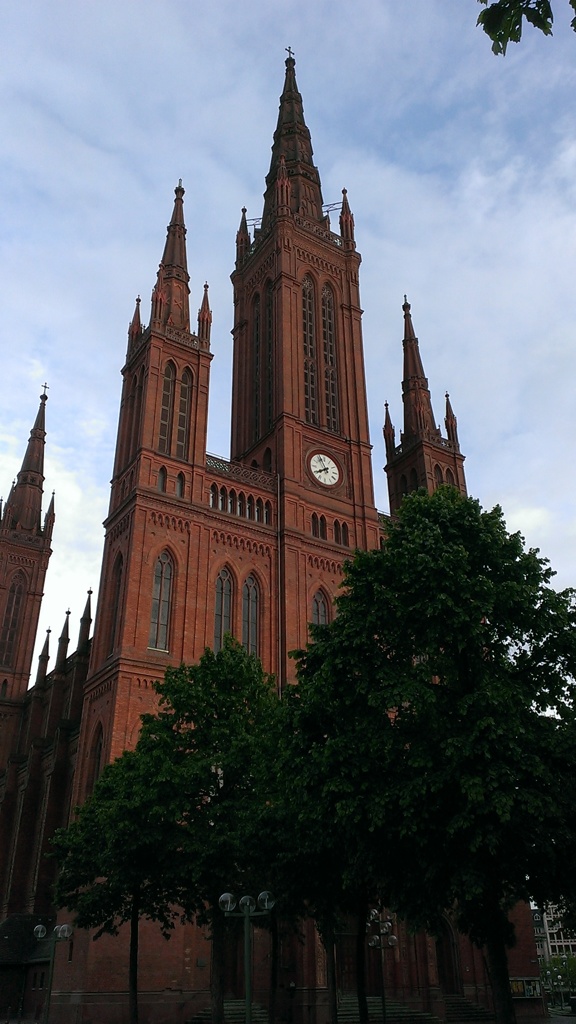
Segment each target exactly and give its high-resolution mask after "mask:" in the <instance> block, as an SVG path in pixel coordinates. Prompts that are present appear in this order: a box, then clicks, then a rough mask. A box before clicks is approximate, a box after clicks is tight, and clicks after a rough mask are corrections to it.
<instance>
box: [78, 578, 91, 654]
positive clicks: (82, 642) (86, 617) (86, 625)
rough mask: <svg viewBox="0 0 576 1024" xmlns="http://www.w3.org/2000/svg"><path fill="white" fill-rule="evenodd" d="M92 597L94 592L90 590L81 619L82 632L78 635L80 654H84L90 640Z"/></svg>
mask: <svg viewBox="0 0 576 1024" xmlns="http://www.w3.org/2000/svg"><path fill="white" fill-rule="evenodd" d="M91 597H92V591H91V590H89V591H88V597H87V598H86V604H85V606H84V611H83V613H82V618H81V619H80V632H79V633H78V651H80V652H83V651H84V650H85V649H86V647H87V646H88V641H89V639H90V626H91V624H92V607H91Z"/></svg>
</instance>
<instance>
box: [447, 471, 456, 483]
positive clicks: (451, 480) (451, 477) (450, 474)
mask: <svg viewBox="0 0 576 1024" xmlns="http://www.w3.org/2000/svg"><path fill="white" fill-rule="evenodd" d="M446 483H447V484H448V486H449V487H455V486H456V484H455V482H454V474H453V472H452V470H451V469H447V470H446Z"/></svg>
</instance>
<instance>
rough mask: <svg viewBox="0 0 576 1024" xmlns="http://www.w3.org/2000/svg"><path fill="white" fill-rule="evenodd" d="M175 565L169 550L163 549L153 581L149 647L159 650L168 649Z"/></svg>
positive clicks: (155, 567)
mask: <svg viewBox="0 0 576 1024" xmlns="http://www.w3.org/2000/svg"><path fill="white" fill-rule="evenodd" d="M173 576H174V567H173V564H172V559H171V557H170V555H169V554H168V552H167V551H163V552H162V554H161V555H160V558H158V560H157V562H156V565H155V566H154V580H153V583H152V611H151V613H150V636H149V639H148V647H153V648H155V650H158V651H167V650H168V627H169V623H170V605H171V600H172V579H173Z"/></svg>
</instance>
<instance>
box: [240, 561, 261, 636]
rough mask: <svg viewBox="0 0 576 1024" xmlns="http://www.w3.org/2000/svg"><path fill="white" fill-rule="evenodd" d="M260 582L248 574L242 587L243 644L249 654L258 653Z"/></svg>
mask: <svg viewBox="0 0 576 1024" xmlns="http://www.w3.org/2000/svg"><path fill="white" fill-rule="evenodd" d="M259 597H260V595H259V592H258V583H257V582H256V578H255V577H254V576H252V575H250V576H248V577H247V579H246V582H245V584H244V586H243V588H242V645H243V647H245V648H246V650H247V651H248V653H249V654H258V605H259Z"/></svg>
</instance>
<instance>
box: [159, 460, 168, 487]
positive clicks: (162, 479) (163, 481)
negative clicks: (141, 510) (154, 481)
mask: <svg viewBox="0 0 576 1024" xmlns="http://www.w3.org/2000/svg"><path fill="white" fill-rule="evenodd" d="M166 479H167V474H166V469H165V467H164V466H160V469H159V470H158V490H159V491H160V493H161V494H164V493H165V491H166Z"/></svg>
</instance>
